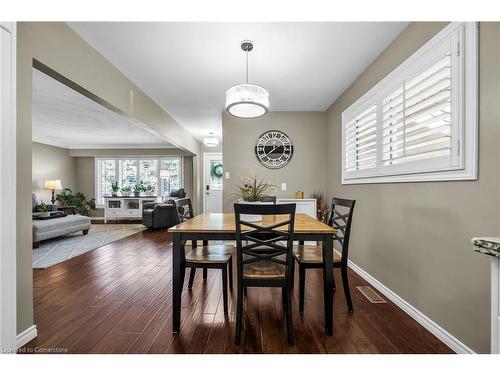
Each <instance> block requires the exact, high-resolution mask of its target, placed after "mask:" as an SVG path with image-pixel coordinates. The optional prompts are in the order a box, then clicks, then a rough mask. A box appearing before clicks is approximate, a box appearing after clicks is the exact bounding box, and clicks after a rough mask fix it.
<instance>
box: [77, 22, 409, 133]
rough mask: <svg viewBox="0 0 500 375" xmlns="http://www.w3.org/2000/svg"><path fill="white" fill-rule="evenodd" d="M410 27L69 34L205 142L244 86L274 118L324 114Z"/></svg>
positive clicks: (129, 25) (245, 26) (83, 27)
mask: <svg viewBox="0 0 500 375" xmlns="http://www.w3.org/2000/svg"><path fill="white" fill-rule="evenodd" d="M406 25H407V23H406V22H325V23H321V22H317V23H306V22H303V23H208V22H207V23H187V22H70V23H69V26H70V27H71V28H73V29H74V30H75V31H76V32H77V33H78V34H80V35H81V36H82V37H83V38H84V39H85V40H87V42H88V43H89V44H90V45H92V46H93V47H94V48H95V49H97V50H98V51H99V52H100V53H101V54H102V55H104V56H105V57H106V58H107V59H108V60H109V61H111V63H113V64H114V65H115V66H116V67H117V68H118V69H119V70H120V71H121V72H122V73H124V74H125V75H126V76H127V77H129V78H130V79H131V80H132V81H133V82H134V83H135V84H136V85H137V86H138V87H140V88H141V89H142V90H143V91H144V92H145V93H147V94H148V95H149V96H150V97H151V98H152V99H153V100H155V101H156V102H157V103H158V104H159V105H160V106H161V107H162V108H163V109H164V110H165V111H166V112H168V113H169V114H170V115H171V116H172V117H173V118H175V119H176V120H177V122H179V123H180V124H181V125H182V126H184V127H185V128H186V129H187V130H188V131H189V132H191V133H192V134H193V135H194V136H195V137H197V138H198V139H199V140H202V138H203V137H204V136H206V135H207V134H208V133H209V132H210V131H212V132H214V133H215V134H217V135H219V136H220V135H221V132H222V121H221V114H222V111H223V109H224V101H225V97H224V95H225V90H226V89H227V88H229V87H230V86H232V85H234V84H236V83H241V82H243V81H244V79H245V65H244V64H245V55H244V52H243V51H241V49H240V43H241V41H242V40H244V39H250V40H252V41H253V42H254V50H253V51H252V52H251V53H250V56H249V63H250V67H249V70H250V72H249V74H250V77H249V78H250V82H252V83H257V84H259V85H262V86H264V87H265V88H267V89H268V90H269V92H270V110H271V111H324V110H326V109H327V108H328V107H329V106H330V105H331V104H332V103H333V102H334V101H335V100H336V99H337V98H338V97H339V96H340V94H342V92H343V91H344V90H345V89H346V88H347V87H349V85H350V84H351V83H352V82H353V81H354V80H355V79H356V78H357V77H358V76H359V75H360V74H361V73H362V72H363V70H364V69H366V67H367V66H368V65H369V64H370V63H371V62H372V61H373V60H374V59H375V58H376V57H377V56H378V55H379V54H380V53H381V52H382V51H383V50H384V49H385V48H386V47H387V46H388V44H389V43H390V42H391V41H393V40H394V38H396V36H397V35H398V34H399V33H400V32H401V31H402V30H403V29H404V28H405V27H406Z"/></svg>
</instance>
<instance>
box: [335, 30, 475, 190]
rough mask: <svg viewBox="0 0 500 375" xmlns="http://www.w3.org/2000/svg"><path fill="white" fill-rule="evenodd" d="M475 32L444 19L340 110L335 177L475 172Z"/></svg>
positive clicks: (446, 176)
mask: <svg viewBox="0 0 500 375" xmlns="http://www.w3.org/2000/svg"><path fill="white" fill-rule="evenodd" d="M476 39H477V30H476V25H475V24H474V23H465V22H462V23H460V22H454V23H451V24H450V25H449V26H447V27H446V28H444V29H443V30H442V31H441V32H440V33H438V34H437V35H436V36H435V37H434V38H433V39H431V40H430V41H429V42H428V43H427V44H425V45H424V46H423V47H422V48H421V49H420V50H418V51H417V52H416V53H415V54H414V55H412V56H411V57H410V58H409V59H408V60H406V61H405V62H404V63H403V64H401V65H400V66H399V67H398V68H397V69H396V70H395V71H394V72H392V73H391V74H389V75H388V76H387V77H386V78H384V79H383V80H382V81H381V82H379V83H378V84H377V85H376V86H375V87H373V88H372V89H371V90H370V91H369V92H367V93H366V94H365V95H363V96H362V97H361V98H360V99H359V100H358V101H357V102H355V103H354V104H353V105H352V106H351V107H349V108H348V109H347V110H346V111H344V112H343V113H342V135H343V139H342V150H343V151H342V155H343V160H342V167H343V168H342V180H343V183H369V182H391V181H396V182H404V181H428V180H453V179H475V178H477V119H476V113H477V88H476V80H477V72H476V66H477V40H476Z"/></svg>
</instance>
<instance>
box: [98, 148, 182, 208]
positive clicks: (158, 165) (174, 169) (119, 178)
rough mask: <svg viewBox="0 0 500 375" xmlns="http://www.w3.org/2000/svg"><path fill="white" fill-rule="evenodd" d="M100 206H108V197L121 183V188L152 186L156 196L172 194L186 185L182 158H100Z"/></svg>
mask: <svg viewBox="0 0 500 375" xmlns="http://www.w3.org/2000/svg"><path fill="white" fill-rule="evenodd" d="M163 170H168V171H169V172H170V173H169V174H168V177H162V173H161V172H162V171H163ZM95 181H96V189H95V192H96V196H95V198H96V205H97V206H103V205H104V198H103V197H104V195H108V194H111V185H112V184H113V183H114V182H117V183H118V188H119V189H122V188H125V187H130V188H132V187H133V185H135V184H136V183H137V182H140V181H142V183H143V184H145V185H149V186H151V187H152V189H153V193H156V194H158V195H160V196H165V195H169V194H170V191H171V190H174V189H179V188H180V187H181V186H182V158H181V157H179V156H169V157H161V158H155V157H144V158H96V159H95Z"/></svg>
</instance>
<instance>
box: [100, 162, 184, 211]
mask: <svg viewBox="0 0 500 375" xmlns="http://www.w3.org/2000/svg"><path fill="white" fill-rule="evenodd" d="M148 159H149V160H157V161H158V165H160V162H161V160H165V159H180V161H181V170H180V181H179V184H180V186H181V187H182V186H183V185H184V156H182V155H159V156H154V155H147V156H137V155H124V156H115V155H113V156H102V157H101V156H100V157H95V158H94V185H95V187H94V191H95V197H94V198H95V201H96V208H104V206H105V205H104V204H99V203H98V202H99V197H98V194H99V181H98V178H97V163H98V162H99V161H100V160H116V161H117V163H116V166H115V168H116V173H117V176H118V175H119V172H118V168H119V167H118V165H119V163H118V160H148ZM137 171H138V173H139V168H138V169H137ZM157 180H158V181H157V186H158V187H160V184H161V178H160V176H159V174H158V177H157ZM157 193H158V194H159V192H157Z"/></svg>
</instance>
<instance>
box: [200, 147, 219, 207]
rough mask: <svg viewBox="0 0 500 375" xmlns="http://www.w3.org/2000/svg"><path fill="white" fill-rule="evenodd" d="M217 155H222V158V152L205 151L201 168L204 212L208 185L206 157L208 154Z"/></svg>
mask: <svg viewBox="0 0 500 375" xmlns="http://www.w3.org/2000/svg"><path fill="white" fill-rule="evenodd" d="M217 155H220V157H221V159H222V152H204V153H203V163H202V169H201V174H202V176H203V185H202V186H201V190H202V196H203V212H205V186H207V181H206V178H205V172H206V171H205V165H206V159H207V157H208V156H217ZM222 179H224V176H222ZM222 207H224V204H222Z"/></svg>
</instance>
